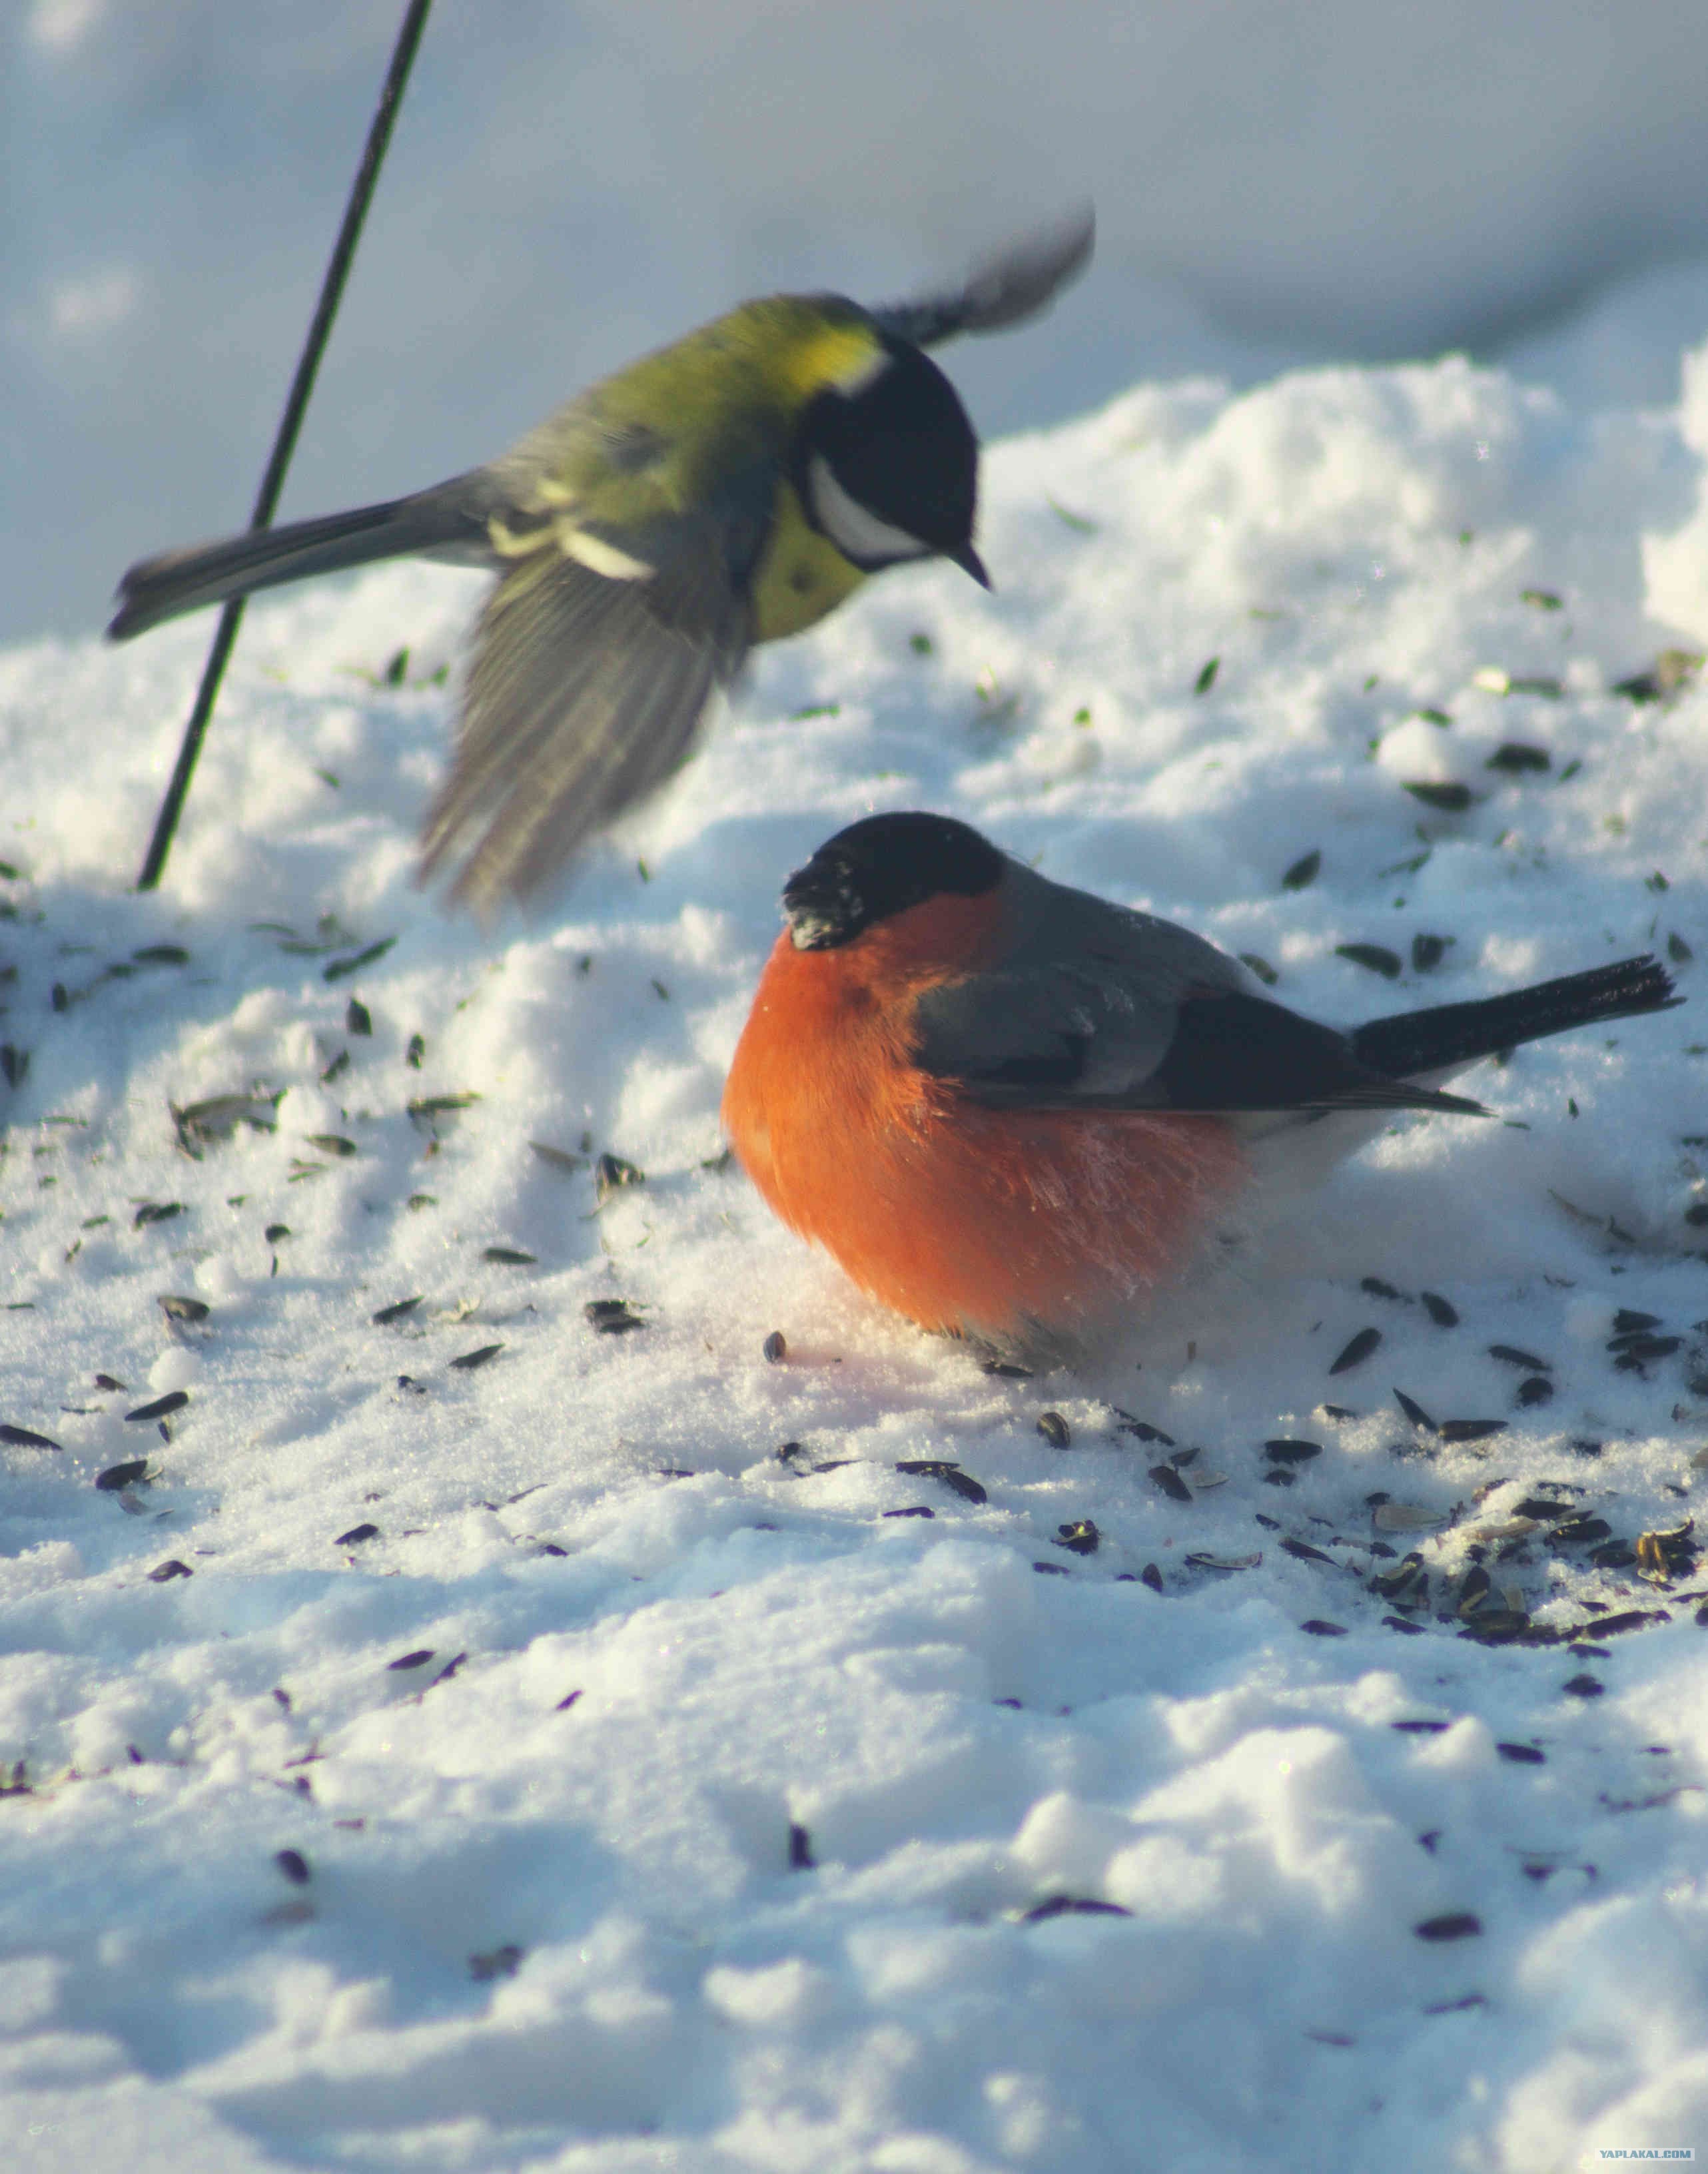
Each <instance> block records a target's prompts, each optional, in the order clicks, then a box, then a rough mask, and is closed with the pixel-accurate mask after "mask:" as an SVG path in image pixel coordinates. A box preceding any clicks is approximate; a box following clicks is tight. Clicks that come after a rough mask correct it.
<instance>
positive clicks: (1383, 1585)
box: [1370, 1549, 1429, 1608]
mask: <svg viewBox="0 0 1708 2174" xmlns="http://www.w3.org/2000/svg"><path fill="white" fill-rule="evenodd" d="M1370 1591H1371V1592H1372V1593H1375V1594H1376V1597H1377V1598H1378V1599H1380V1600H1386V1601H1392V1602H1397V1601H1399V1600H1401V1599H1402V1598H1404V1599H1405V1602H1406V1604H1407V1606H1408V1607H1412V1608H1420V1607H1422V1606H1423V1605H1424V1603H1425V1601H1426V1600H1427V1598H1428V1597H1429V1574H1428V1572H1427V1571H1425V1570H1424V1559H1423V1557H1422V1555H1419V1554H1418V1553H1417V1551H1416V1550H1415V1549H1413V1552H1412V1553H1411V1554H1410V1555H1403V1556H1402V1557H1401V1558H1400V1560H1398V1562H1397V1563H1396V1564H1395V1565H1394V1566H1393V1568H1392V1570H1385V1571H1378V1573H1377V1574H1376V1576H1374V1577H1373V1578H1372V1579H1371V1580H1370Z"/></svg>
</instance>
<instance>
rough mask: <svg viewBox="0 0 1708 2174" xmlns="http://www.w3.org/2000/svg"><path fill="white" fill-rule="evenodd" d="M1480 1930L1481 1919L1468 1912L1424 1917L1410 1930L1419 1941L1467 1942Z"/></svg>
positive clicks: (1448, 1912) (1461, 1911)
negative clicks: (1421, 1921)
mask: <svg viewBox="0 0 1708 2174" xmlns="http://www.w3.org/2000/svg"><path fill="white" fill-rule="evenodd" d="M1482 1929H1483V1921H1482V1919H1481V1918H1480V1917H1475V1916H1473V1913H1472V1912H1470V1911H1469V1910H1448V1911H1444V1912H1442V1914H1441V1915H1440V1917H1425V1918H1424V1921H1423V1923H1421V1924H1418V1925H1413V1928H1412V1930H1413V1932H1414V1933H1416V1934H1417V1936H1418V1938H1419V1939H1420V1940H1468V1939H1472V1938H1473V1936H1474V1935H1475V1934H1477V1933H1480V1932H1481V1931H1482Z"/></svg>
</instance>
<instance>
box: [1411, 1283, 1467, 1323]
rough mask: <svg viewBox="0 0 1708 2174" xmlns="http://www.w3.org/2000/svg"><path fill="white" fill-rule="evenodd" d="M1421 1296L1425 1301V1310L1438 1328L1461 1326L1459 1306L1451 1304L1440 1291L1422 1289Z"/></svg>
mask: <svg viewBox="0 0 1708 2174" xmlns="http://www.w3.org/2000/svg"><path fill="white" fill-rule="evenodd" d="M1419 1297H1420V1298H1421V1299H1422V1300H1423V1301H1424V1312H1425V1313H1427V1314H1428V1316H1429V1317H1430V1320H1431V1321H1433V1322H1435V1326H1436V1328H1457V1327H1458V1326H1459V1316H1458V1311H1457V1308H1455V1307H1453V1306H1450V1305H1449V1304H1448V1303H1447V1301H1446V1299H1444V1298H1442V1297H1441V1296H1440V1295H1439V1293H1437V1292H1435V1291H1420V1292H1419Z"/></svg>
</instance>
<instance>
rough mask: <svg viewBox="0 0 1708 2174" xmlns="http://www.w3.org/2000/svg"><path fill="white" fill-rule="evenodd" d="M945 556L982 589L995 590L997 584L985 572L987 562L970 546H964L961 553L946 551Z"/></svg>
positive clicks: (960, 550)
mask: <svg viewBox="0 0 1708 2174" xmlns="http://www.w3.org/2000/svg"><path fill="white" fill-rule="evenodd" d="M943 556H944V557H945V558H946V559H947V560H949V562H950V564H951V565H956V566H959V568H960V570H961V571H962V573H964V574H970V575H971V576H972V577H973V579H974V580H975V581H976V582H977V583H978V585H979V587H981V589H994V588H995V587H996V586H997V585H996V583H995V582H994V581H992V579H991V577H990V576H989V575H988V574H987V573H986V571H985V562H984V560H982V559H981V558H980V556H979V554H978V553H977V552H976V551H975V550H974V549H973V547H972V545H971V544H962V546H961V548H960V549H959V551H945V552H944V554H943Z"/></svg>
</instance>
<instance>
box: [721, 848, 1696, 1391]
mask: <svg viewBox="0 0 1708 2174" xmlns="http://www.w3.org/2000/svg"><path fill="white" fill-rule="evenodd" d="M783 908H784V911H785V913H786V917H787V927H786V928H785V929H784V931H783V933H782V934H781V936H780V937H779V938H778V939H777V942H776V948H775V949H773V951H772V952H771V955H770V960H768V962H767V964H766V965H765V972H764V974H763V976H761V978H760V982H759V989H758V992H757V993H756V994H755V996H754V1004H753V1009H752V1012H751V1014H750V1015H749V1019H748V1021H747V1025H746V1026H745V1028H744V1029H743V1033H742V1036H741V1039H740V1041H739V1042H738V1045H737V1047H736V1052H735V1056H734V1059H733V1061H732V1064H731V1067H730V1073H729V1079H728V1084H727V1087H726V1090H725V1092H724V1098H723V1124H724V1128H725V1131H726V1133H727V1136H728V1138H729V1140H730V1143H731V1144H732V1146H733V1148H734V1149H735V1152H736V1155H738V1158H739V1160H740V1161H741V1163H742V1165H743V1168H744V1169H745V1170H746V1171H747V1173H748V1175H749V1176H750V1177H751V1178H752V1180H753V1182H754V1184H755V1185H756V1186H757V1187H759V1192H761V1193H762V1194H763V1195H764V1197H765V1200H766V1201H767V1202H768V1203H769V1204H770V1207H771V1208H772V1209H774V1210H775V1212H776V1214H777V1215H778V1216H780V1217H781V1219H782V1220H783V1221H784V1222H785V1223H786V1224H787V1225H789V1226H790V1228H791V1229H792V1230H796V1231H798V1232H799V1233H800V1235H801V1236H803V1237H804V1238H807V1239H809V1240H811V1241H813V1242H815V1243H816V1244H818V1245H820V1246H822V1247H824V1250H825V1251H826V1252H828V1253H830V1255H831V1257H833V1258H834V1259H835V1260H836V1261H837V1262H839V1263H840V1265H841V1267H842V1268H844V1269H845V1270H846V1273H847V1274H848V1275H849V1276H851V1278H852V1279H853V1280H854V1282H855V1283H857V1284H858V1285H859V1286H860V1287H861V1288H862V1290H866V1291H868V1292H869V1293H870V1294H871V1295H872V1296H873V1297H874V1298H876V1299H878V1300H880V1301H882V1302H883V1303H884V1305H885V1306H893V1307H894V1308H895V1310H896V1311H898V1312H900V1313H903V1314H905V1315H906V1316H907V1317H909V1318H910V1319H911V1320H913V1321H915V1322H918V1323H919V1325H920V1326H921V1327H922V1328H927V1329H932V1330H937V1331H940V1332H944V1333H948V1334H949V1335H953V1336H958V1337H964V1338H967V1339H968V1340H969V1341H970V1342H971V1343H973V1344H976V1345H978V1346H980V1347H982V1348H983V1349H986V1350H987V1351H990V1352H992V1353H994V1354H996V1355H1000V1356H1003V1357H1008V1358H1018V1359H1024V1360H1031V1361H1034V1362H1046V1363H1048V1362H1057V1361H1060V1360H1065V1359H1071V1358H1073V1356H1075V1355H1078V1354H1079V1353H1081V1352H1082V1351H1083V1350H1084V1348H1085V1347H1086V1346H1087V1345H1088V1344H1092V1343H1094V1342H1095V1341H1096V1340H1098V1339H1099V1338H1100V1337H1101V1336H1103V1335H1104V1334H1106V1333H1108V1332H1109V1331H1110V1330H1111V1328H1115V1327H1116V1326H1117V1325H1119V1324H1120V1323H1122V1322H1125V1321H1127V1320H1129V1319H1131V1318H1132V1317H1133V1316H1134V1314H1135V1312H1137V1311H1142V1309H1143V1305H1144V1302H1145V1301H1146V1300H1147V1299H1148V1298H1149V1297H1150V1296H1151V1295H1153V1294H1154V1293H1155V1292H1156V1291H1157V1290H1159V1287H1161V1286H1162V1285H1163V1284H1165V1283H1167V1282H1170V1281H1171V1280H1173V1279H1175V1278H1176V1276H1178V1275H1180V1274H1182V1273H1183V1272H1184V1271H1185V1270H1186V1268H1188V1267H1189V1266H1190V1265H1191V1263H1192V1260H1193V1258H1194V1256H1195V1255H1196V1254H1197V1252H1199V1250H1200V1249H1201V1248H1202V1247H1203V1243H1204V1241H1205V1240H1206V1239H1207V1238H1208V1237H1209V1236H1211V1235H1212V1234H1213V1230H1214V1229H1215V1227H1216V1225H1217V1222H1218V1219H1219V1218H1220V1217H1221V1216H1223V1215H1224V1214H1225V1213H1226V1212H1227V1211H1229V1210H1230V1209H1231V1208H1233V1206H1234V1205H1235V1203H1236V1201H1237V1200H1238V1199H1239V1198H1240V1196H1241V1195H1243V1194H1245V1193H1246V1192H1248V1190H1249V1189H1250V1188H1251V1185H1252V1182H1253V1181H1254V1179H1255V1180H1262V1181H1263V1182H1265V1183H1266V1185H1271V1184H1273V1181H1274V1180H1275V1179H1276V1178H1277V1177H1278V1178H1279V1180H1280V1189H1281V1191H1282V1192H1285V1191H1287V1190H1288V1189H1289V1179H1290V1180H1292V1181H1293V1182H1295V1183H1300V1184H1304V1183H1309V1182H1311V1179H1312V1178H1314V1177H1315V1176H1319V1175H1321V1174H1322V1171H1324V1170H1325V1169H1326V1168H1327V1165H1329V1164H1331V1163H1332V1161H1333V1160H1336V1159H1338V1156H1339V1155H1342V1154H1344V1153H1346V1152H1348V1151H1349V1149H1352V1148H1354V1147H1356V1146H1358V1145H1359V1144H1360V1143H1361V1142H1362V1141H1363V1140H1364V1139H1365V1138H1367V1137H1369V1135H1370V1133H1371V1132H1372V1131H1373V1130H1374V1129H1376V1126H1377V1125H1378V1124H1379V1122H1381V1119H1382V1118H1383V1117H1386V1115H1388V1114H1389V1113H1392V1111H1398V1110H1424V1111H1446V1112H1452V1113H1455V1114H1461V1115H1465V1116H1470V1117H1482V1116H1487V1115H1488V1114H1489V1112H1488V1111H1485V1110H1484V1108H1483V1106H1482V1105H1481V1104H1480V1103H1478V1102H1473V1101H1466V1100H1465V1099H1464V1098H1463V1097H1462V1096H1460V1095H1449V1094H1444V1093H1442V1092H1441V1090H1440V1081H1441V1080H1443V1079H1447V1078H1450V1077H1451V1075H1452V1074H1453V1073H1457V1072H1458V1071H1460V1070H1462V1068H1464V1067H1465V1066H1467V1065H1469V1064H1473V1063H1475V1062H1476V1061H1477V1059H1478V1057H1488V1056H1490V1055H1492V1054H1494V1052H1496V1051H1499V1050H1505V1049H1508V1048H1511V1046H1514V1045H1515V1044H1517V1043H1519V1042H1525V1041H1534V1040H1536V1039H1538V1037H1540V1036H1544V1035H1550V1034H1559V1033H1563V1032H1565V1031H1566V1030H1569V1029H1571V1028H1574V1027H1582V1026H1589V1025H1594V1024H1597V1023H1598V1022H1600V1021H1603V1020H1607V1019H1625V1018H1630V1017H1633V1016H1635V1015H1636V1014H1640V1013H1644V1012H1652V1011H1659V1010H1662V1009H1665V1008H1667V1006H1668V1005H1670V1004H1671V1003H1674V1002H1675V1001H1677V1000H1676V999H1675V998H1674V997H1673V989H1672V983H1671V981H1670V979H1669V977H1668V976H1667V973H1666V972H1665V971H1664V970H1663V969H1662V967H1661V966H1659V965H1657V964H1656V962H1655V961H1654V960H1652V959H1647V958H1640V959H1628V960H1621V961H1620V962H1619V964H1617V965H1608V966H1597V967H1594V968H1592V969H1591V971H1589V972H1587V973H1581V974H1570V975H1567V976H1565V977H1564V978H1563V979H1561V980H1559V981H1553V982H1542V983H1539V984H1538V985H1537V986H1536V987H1532V988H1527V989H1519V990H1516V991H1514V992H1511V994H1509V995H1506V996H1499V997H1489V998H1484V999H1482V1000H1481V1001H1478V1002H1475V1003H1457V1004H1440V1005H1436V1006H1433V1007H1431V1008H1430V1009H1427V1010H1424V1011H1413V1012H1403V1013H1400V1014H1397V1015H1395V1016H1393V1017H1392V1018H1387V1019H1373V1020H1371V1021H1370V1022H1369V1023H1368V1024H1366V1025H1363V1026H1359V1027H1354V1028H1353V1029H1351V1030H1341V1029H1338V1028H1336V1027H1332V1026H1325V1025H1321V1024H1319V1023H1318V1022H1317V1021H1316V1020H1315V1019H1306V1018H1305V1017H1303V1016H1302V1015H1301V1014H1299V1013H1297V1012H1295V1011H1289V1009H1287V1007H1286V1006H1285V1005H1284V1004H1278V1003H1275V1002H1274V1001H1273V998H1270V997H1268V996H1267V995H1266V994H1265V993H1264V991H1263V988H1262V984H1261V983H1260V982H1258V981H1257V978H1256V977H1255V976H1253V975H1252V974H1251V972H1250V971H1248V970H1247V969H1246V967H1245V966H1244V965H1241V964H1240V962H1239V960H1235V959H1233V958H1230V956H1229V955H1227V954H1226V953H1225V952H1223V951H1219V950H1218V949H1216V947H1215V945H1214V944H1210V943H1208V942H1206V941H1205V939H1204V938H1203V937H1200V936H1195V935H1193V934H1192V933H1191V931H1190V930H1188V929H1185V928H1181V927H1177V926H1176V924H1175V923H1173V922H1167V921H1159V920H1157V919H1155V918H1154V917H1152V916H1151V915H1149V914H1145V913H1136V912H1132V911H1129V910H1128V909H1127V908H1126V907H1124V906H1116V905H1112V904H1111V903H1110V902H1109V901H1107V900H1104V899H1100V898H1095V897H1093V896H1092V895H1090V894H1089V892H1086V891H1083V890H1072V889H1070V888H1069V887H1068V886H1067V885H1066V884H1058V883H1052V882H1051V881H1050V879H1048V878H1047V877H1045V876H1041V875H1039V874H1038V873H1035V871H1034V870H1033V869H1030V868H1026V867H1024V866H1023V865H1022V864H1021V863H1019V862H1018V861H1016V860H1013V859H1012V858H1011V857H1009V856H1008V854H1006V853H1004V852H1000V851H999V850H998V849H997V847H996V846H993V845H992V844H991V843H990V841H988V840H987V839H986V838H984V837H981V836H980V834H979V833H978V832H977V831H976V830H971V829H970V828H969V827H968V826H967V825H965V823H958V822H955V821H954V820H952V819H949V817H946V816H942V815H933V814H891V815H873V816H871V817H868V819H866V820H865V821H863V822H859V823H855V824H853V825H851V826H850V827H849V828H848V829H846V830H841V831H839V832H838V833H837V835H836V836H835V837H834V838H832V839H831V840H830V842H829V843H828V844H826V845H824V846H820V847H819V851H818V852H816V853H814V854H813V857H812V858H811V860H809V861H808V863H807V864H806V866H805V867H804V868H798V869H797V870H796V872H795V873H794V874H793V875H792V876H791V877H790V878H789V879H788V883H787V884H786V887H785V889H784V891H783Z"/></svg>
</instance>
